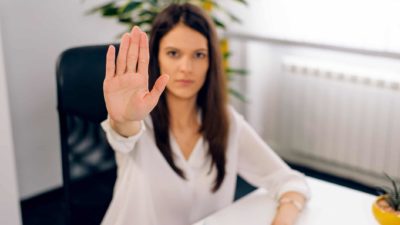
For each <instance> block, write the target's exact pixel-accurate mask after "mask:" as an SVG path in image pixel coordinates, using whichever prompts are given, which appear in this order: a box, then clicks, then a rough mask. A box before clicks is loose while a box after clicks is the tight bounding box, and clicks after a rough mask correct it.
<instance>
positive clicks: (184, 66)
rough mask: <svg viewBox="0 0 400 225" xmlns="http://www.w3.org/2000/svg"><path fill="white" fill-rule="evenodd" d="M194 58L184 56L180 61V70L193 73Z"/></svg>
mask: <svg viewBox="0 0 400 225" xmlns="http://www.w3.org/2000/svg"><path fill="white" fill-rule="evenodd" d="M192 63H193V62H192V60H191V59H190V58H189V57H182V60H181V63H180V70H181V72H184V73H191V72H192V67H193V65H192Z"/></svg>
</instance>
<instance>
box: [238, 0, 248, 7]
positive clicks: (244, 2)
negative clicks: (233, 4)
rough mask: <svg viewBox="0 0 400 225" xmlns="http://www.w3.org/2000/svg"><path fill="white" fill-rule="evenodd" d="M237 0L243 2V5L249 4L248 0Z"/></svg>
mask: <svg viewBox="0 0 400 225" xmlns="http://www.w3.org/2000/svg"><path fill="white" fill-rule="evenodd" d="M235 1H237V2H240V3H242V4H243V5H246V6H248V5H249V4H248V3H247V1H246V0H235Z"/></svg>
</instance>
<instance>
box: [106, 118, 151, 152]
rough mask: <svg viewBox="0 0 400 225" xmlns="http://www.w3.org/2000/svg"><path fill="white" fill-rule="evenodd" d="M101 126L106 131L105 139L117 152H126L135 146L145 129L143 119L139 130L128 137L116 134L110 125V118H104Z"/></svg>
mask: <svg viewBox="0 0 400 225" xmlns="http://www.w3.org/2000/svg"><path fill="white" fill-rule="evenodd" d="M101 127H102V128H103V130H104V132H105V133H106V137H107V141H108V143H109V144H110V146H111V147H112V149H114V151H116V152H118V153H123V154H128V153H129V152H130V151H132V150H133V149H134V147H135V144H136V142H137V141H138V139H139V138H140V137H141V136H142V134H143V132H144V131H145V130H146V127H145V125H144V122H143V120H142V121H141V122H140V130H139V132H138V133H137V134H135V135H133V136H130V137H123V136H121V135H120V134H118V133H117V132H116V131H115V130H114V129H112V127H111V125H110V120H109V119H106V120H104V121H103V122H102V123H101Z"/></svg>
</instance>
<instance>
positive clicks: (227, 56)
mask: <svg viewBox="0 0 400 225" xmlns="http://www.w3.org/2000/svg"><path fill="white" fill-rule="evenodd" d="M231 55H232V53H231V52H225V53H224V55H223V56H222V57H223V58H224V59H228V58H229V57H230V56H231Z"/></svg>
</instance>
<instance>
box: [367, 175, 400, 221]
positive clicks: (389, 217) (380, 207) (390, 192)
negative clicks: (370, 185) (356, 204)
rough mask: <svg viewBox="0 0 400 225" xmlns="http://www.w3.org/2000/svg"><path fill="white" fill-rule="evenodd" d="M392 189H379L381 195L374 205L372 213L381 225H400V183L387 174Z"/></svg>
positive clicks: (383, 187) (384, 187)
mask: <svg viewBox="0 0 400 225" xmlns="http://www.w3.org/2000/svg"><path fill="white" fill-rule="evenodd" d="M385 176H386V178H387V179H388V180H389V181H390V183H391V187H387V186H382V187H379V189H380V191H379V192H380V195H379V196H378V198H377V199H376V200H375V202H374V203H373V205H372V211H373V213H374V216H375V218H376V220H378V222H379V223H380V224H381V225H399V224H400V182H396V181H395V180H394V179H393V178H391V177H390V176H389V175H387V174H386V173H385Z"/></svg>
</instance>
